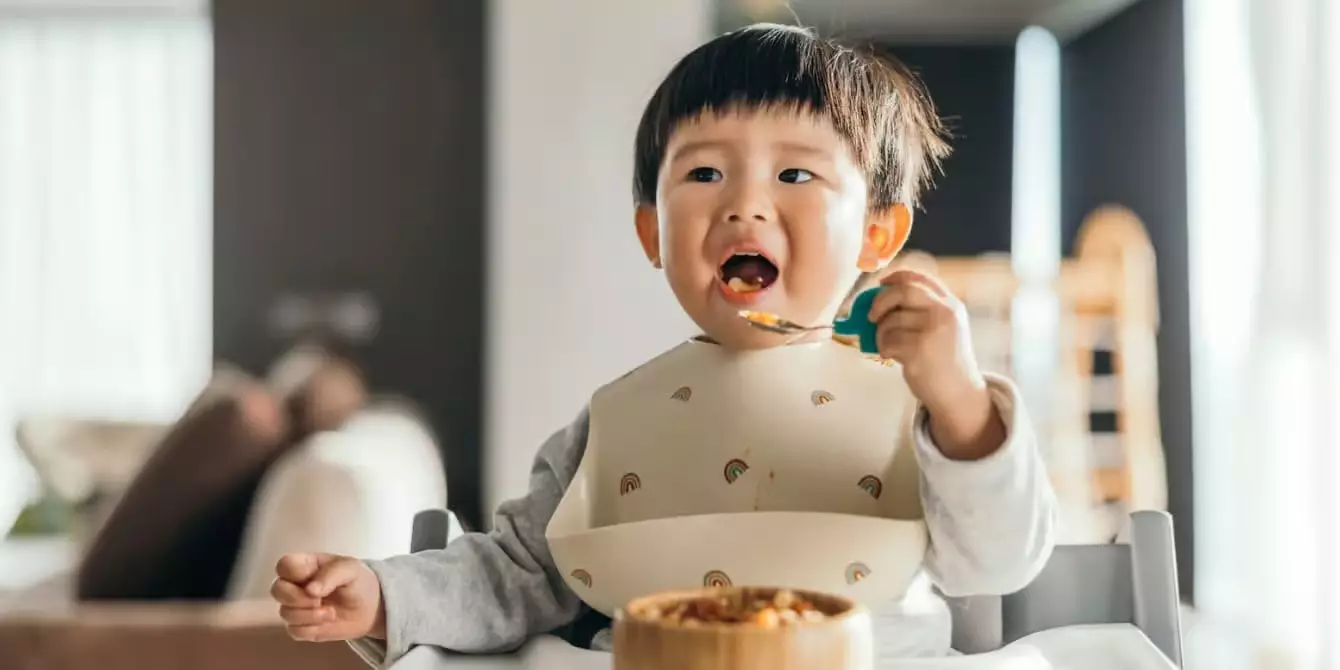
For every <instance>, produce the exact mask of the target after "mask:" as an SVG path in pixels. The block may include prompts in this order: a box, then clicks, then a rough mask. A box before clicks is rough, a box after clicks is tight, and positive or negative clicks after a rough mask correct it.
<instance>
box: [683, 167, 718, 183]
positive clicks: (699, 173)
mask: <svg viewBox="0 0 1340 670" xmlns="http://www.w3.org/2000/svg"><path fill="white" fill-rule="evenodd" d="M689 181H698V182H704V183H707V182H714V181H721V170H718V169H716V168H710V167H696V168H693V169H692V170H689Z"/></svg>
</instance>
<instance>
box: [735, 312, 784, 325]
mask: <svg viewBox="0 0 1340 670" xmlns="http://www.w3.org/2000/svg"><path fill="white" fill-rule="evenodd" d="M740 316H742V317H744V319H745V320H746V321H752V322H753V323H757V324H759V325H761V326H775V325H777V324H778V323H780V322H781V320H782V319H781V317H779V316H777V315H776V314H769V313H767V312H753V311H750V310H747V309H742V310H740Z"/></svg>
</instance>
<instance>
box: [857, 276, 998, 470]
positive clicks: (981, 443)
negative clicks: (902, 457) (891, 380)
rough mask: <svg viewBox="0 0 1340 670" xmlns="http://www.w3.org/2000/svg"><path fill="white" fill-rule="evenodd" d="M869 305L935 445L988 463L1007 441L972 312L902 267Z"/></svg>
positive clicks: (886, 351) (882, 345)
mask: <svg viewBox="0 0 1340 670" xmlns="http://www.w3.org/2000/svg"><path fill="white" fill-rule="evenodd" d="M881 283H882V284H883V285H884V290H882V291H880V293H879V295H877V296H876V297H875V300H874V302H873V303H872V304H871V306H870V320H871V321H872V322H874V323H877V324H879V327H878V329H877V333H878V336H877V338H878V343H879V353H880V355H881V356H883V357H885V358H891V359H893V360H895V361H897V362H898V363H900V364H902V366H903V377H904V379H906V380H907V386H908V388H910V389H911V390H912V393H913V395H915V396H916V397H917V400H920V401H921V404H922V405H924V406H925V407H926V410H927V411H928V412H929V413H930V416H931V434H932V436H933V437H934V438H935V442H936V446H938V447H939V448H940V450H941V451H943V452H944V453H945V455H946V456H949V457H950V458H957V459H974V458H981V457H982V456H985V455H987V454H989V453H991V452H992V451H995V449H996V448H997V447H999V446H1000V445H1001V443H1002V442H1004V439H1005V427H1004V424H1002V423H1001V420H1000V416H999V414H998V413H997V412H996V409H995V405H994V403H992V401H991V395H990V393H989V391H988V390H987V387H986V379H985V378H984V377H983V376H982V372H981V370H980V369H979V368H978V367H977V357H976V356H975V355H974V354H973V350H972V337H971V335H970V333H969V330H968V311H967V309H966V308H965V307H964V306H963V303H962V302H960V301H959V299H958V298H956V297H954V294H953V293H951V292H950V291H949V289H948V288H947V287H946V286H945V285H944V284H943V283H941V282H940V280H938V279H936V278H935V277H931V276H929V275H925V274H922V273H920V272H915V271H913V270H898V271H896V272H894V273H892V274H890V275H889V276H888V277H885V278H884V280H883V281H882V282H881Z"/></svg>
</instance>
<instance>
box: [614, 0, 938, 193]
mask: <svg viewBox="0 0 1340 670" xmlns="http://www.w3.org/2000/svg"><path fill="white" fill-rule="evenodd" d="M762 109H784V110H793V111H797V112H809V113H814V114H818V115H821V116H824V117H826V118H828V119H829V120H830V121H831V122H832V123H833V126H834V127H835V128H836V129H837V132H838V134H839V135H840V136H841V137H842V139H843V140H845V141H846V142H847V144H848V146H849V148H850V150H851V152H852V154H853V156H854V157H855V159H856V161H857V163H858V164H859V165H860V166H861V167H862V168H863V170H864V171H865V174H866V179H867V182H868V183H869V187H870V193H869V200H870V209H871V211H880V210H883V209H886V208H888V207H891V206H893V205H895V204H898V203H902V204H904V205H906V206H908V207H909V208H912V207H915V206H916V205H917V201H918V197H919V196H920V194H921V191H922V190H923V189H924V188H926V187H927V186H929V185H930V182H931V178H932V176H933V173H934V172H935V171H937V170H938V169H939V165H940V160H941V159H943V158H944V157H945V156H947V155H948V154H949V144H948V142H947V141H946V136H945V128H944V125H943V123H942V122H941V120H940V118H939V117H938V116H937V115H936V112H935V107H934V105H933V104H932V103H931V100H930V97H929V96H928V95H927V94H926V91H925V89H924V88H923V87H922V85H921V82H920V81H919V80H918V79H917V78H916V76H915V75H913V74H912V73H911V72H910V71H909V70H908V69H907V68H906V67H905V66H903V65H902V64H901V63H899V62H897V61H896V60H894V59H892V58H888V57H885V56H882V55H880V54H878V53H876V52H875V51H874V50H873V49H857V48H852V47H847V46H842V45H840V44H838V43H837V42H834V41H831V40H827V39H821V38H819V37H817V36H816V35H815V34H814V33H813V32H811V31H809V30H805V29H803V28H797V27H791V26H783V25H777V24H756V25H753V26H749V27H747V28H743V29H741V30H737V31H735V32H732V33H727V34H725V35H722V36H721V37H718V38H716V39H714V40H712V41H710V42H708V43H706V44H704V45H702V46H701V47H698V48H697V49H695V50H694V51H692V52H691V53H689V54H688V55H687V56H685V57H684V58H683V59H682V60H680V61H679V63H678V64H677V65H675V67H674V69H672V70H671V71H670V74H669V75H667V76H666V78H665V80H664V81H663V82H661V85H660V87H659V88H657V89H656V92H655V94H653V95H652V97H651V100H650V101H649V102H648V103H647V108H646V110H645V111H644V112H643V114H642V120H641V122H640V123H639V125H638V129H637V140H636V149H635V158H634V169H633V198H634V200H635V201H636V203H637V204H638V205H653V204H655V203H656V181H657V177H658V174H659V172H660V169H661V163H662V162H663V161H664V160H665V151H666V145H667V143H668V142H669V140H670V135H671V133H673V132H674V130H675V129H676V128H677V127H678V126H679V124H680V123H683V122H684V121H687V120H691V119H694V118H697V117H699V116H701V115H703V114H716V113H731V112H739V111H756V110H762Z"/></svg>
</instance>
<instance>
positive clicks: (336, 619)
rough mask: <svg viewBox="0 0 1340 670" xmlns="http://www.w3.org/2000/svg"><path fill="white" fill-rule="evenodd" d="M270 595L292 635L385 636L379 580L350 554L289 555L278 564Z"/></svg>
mask: <svg viewBox="0 0 1340 670" xmlns="http://www.w3.org/2000/svg"><path fill="white" fill-rule="evenodd" d="M275 572H276V573H277V574H278V577H277V578H276V579H275V581H274V584H273V585H272V586H271V587H270V595H271V596H273V597H274V599H275V600H276V601H278V602H279V616H280V618H282V619H283V620H284V625H285V627H286V628H287V629H288V634H289V637H292V638H293V639H295V640H303V641H305V642H330V641H334V640H352V639H355V638H360V637H375V638H379V639H385V638H386V609H385V607H384V606H383V605H382V589H381V582H380V581H379V580H378V579H377V573H375V572H373V571H372V569H371V568H369V567H368V566H367V564H365V563H363V561H360V560H358V559H356V558H350V557H348V556H331V555H330V554H288V555H286V556H284V557H283V558H281V559H279V563H278V564H277V565H276V566H275Z"/></svg>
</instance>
